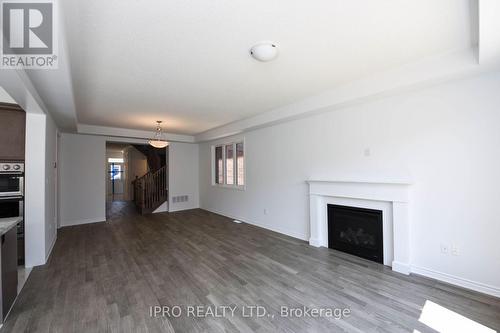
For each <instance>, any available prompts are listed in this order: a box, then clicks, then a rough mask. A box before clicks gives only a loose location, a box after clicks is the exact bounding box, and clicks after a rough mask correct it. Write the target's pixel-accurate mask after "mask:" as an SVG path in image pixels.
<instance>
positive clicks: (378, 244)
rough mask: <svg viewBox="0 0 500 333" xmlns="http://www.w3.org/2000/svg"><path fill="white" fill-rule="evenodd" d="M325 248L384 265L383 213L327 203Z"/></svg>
mask: <svg viewBox="0 0 500 333" xmlns="http://www.w3.org/2000/svg"><path fill="white" fill-rule="evenodd" d="M328 247H329V248H331V249H335V250H339V251H342V252H346V253H349V254H353V255H356V256H358V257H361V258H365V259H368V260H372V261H375V262H378V263H381V264H383V263H384V244H383V223H382V211H381V210H375V209H367V208H358V207H348V206H340V205H332V204H329V205H328Z"/></svg>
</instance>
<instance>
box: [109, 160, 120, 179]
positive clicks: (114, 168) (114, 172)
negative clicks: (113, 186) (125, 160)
mask: <svg viewBox="0 0 500 333" xmlns="http://www.w3.org/2000/svg"><path fill="white" fill-rule="evenodd" d="M122 172H123V171H122V166H121V165H119V164H110V165H109V173H110V175H111V179H112V180H118V179H121V178H122Z"/></svg>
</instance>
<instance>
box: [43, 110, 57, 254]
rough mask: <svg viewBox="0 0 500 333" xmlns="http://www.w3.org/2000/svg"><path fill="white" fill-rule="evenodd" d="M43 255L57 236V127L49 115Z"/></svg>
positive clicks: (47, 124)
mask: <svg viewBox="0 0 500 333" xmlns="http://www.w3.org/2000/svg"><path fill="white" fill-rule="evenodd" d="M45 125H46V127H45V257H46V259H48V256H49V254H50V251H51V250H52V247H53V246H54V243H55V241H56V238H57V213H56V200H57V191H56V185H57V184H56V177H57V170H56V168H55V166H56V165H57V127H56V125H55V123H54V121H53V120H52V118H51V117H50V116H46V122H45Z"/></svg>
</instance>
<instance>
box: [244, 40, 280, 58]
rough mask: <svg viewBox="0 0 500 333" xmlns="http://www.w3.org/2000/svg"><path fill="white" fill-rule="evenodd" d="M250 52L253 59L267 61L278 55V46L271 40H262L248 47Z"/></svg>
mask: <svg viewBox="0 0 500 333" xmlns="http://www.w3.org/2000/svg"><path fill="white" fill-rule="evenodd" d="M250 54H251V55H252V57H253V58H254V59H255V60H258V61H262V62H267V61H271V60H274V59H276V57H277V56H278V47H277V46H276V44H275V43H272V42H263V43H259V44H256V45H254V46H253V47H252V48H251V49H250Z"/></svg>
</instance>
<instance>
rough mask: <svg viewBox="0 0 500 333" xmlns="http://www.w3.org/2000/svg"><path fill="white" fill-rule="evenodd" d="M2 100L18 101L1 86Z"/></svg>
mask: <svg viewBox="0 0 500 333" xmlns="http://www.w3.org/2000/svg"><path fill="white" fill-rule="evenodd" d="M0 102H3V103H12V104H15V103H16V101H14V99H13V98H12V97H11V96H10V95H9V94H8V93H7V92H6V91H5V89H3V88H2V87H0Z"/></svg>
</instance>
